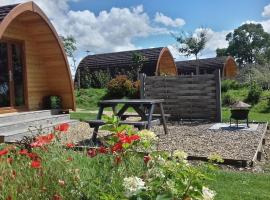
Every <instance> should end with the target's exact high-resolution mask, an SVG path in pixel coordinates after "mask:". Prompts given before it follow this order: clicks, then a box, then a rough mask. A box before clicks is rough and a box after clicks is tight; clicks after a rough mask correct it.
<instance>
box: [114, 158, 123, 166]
mask: <svg viewBox="0 0 270 200" xmlns="http://www.w3.org/2000/svg"><path fill="white" fill-rule="evenodd" d="M121 161H122V158H121V157H120V156H116V157H115V158H114V162H115V163H116V164H117V165H118V164H120V163H121Z"/></svg>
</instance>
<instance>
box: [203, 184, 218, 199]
mask: <svg viewBox="0 0 270 200" xmlns="http://www.w3.org/2000/svg"><path fill="white" fill-rule="evenodd" d="M202 193H203V200H213V199H214V197H215V195H216V192H215V191H213V190H210V189H209V188H207V187H204V186H203V188H202Z"/></svg>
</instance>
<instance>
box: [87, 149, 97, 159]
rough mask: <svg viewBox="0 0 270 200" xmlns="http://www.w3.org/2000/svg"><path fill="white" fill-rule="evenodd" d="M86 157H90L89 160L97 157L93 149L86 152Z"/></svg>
mask: <svg viewBox="0 0 270 200" xmlns="http://www.w3.org/2000/svg"><path fill="white" fill-rule="evenodd" d="M87 154H88V156H90V157H91V158H93V157H95V156H96V155H97V151H96V150H95V149H89V150H88V151H87Z"/></svg>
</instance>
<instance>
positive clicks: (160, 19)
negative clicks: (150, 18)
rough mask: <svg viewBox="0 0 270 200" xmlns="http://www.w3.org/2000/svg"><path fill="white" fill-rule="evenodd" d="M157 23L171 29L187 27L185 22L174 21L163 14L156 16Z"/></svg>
mask: <svg viewBox="0 0 270 200" xmlns="http://www.w3.org/2000/svg"><path fill="white" fill-rule="evenodd" d="M155 22H157V23H160V24H163V25H165V26H171V27H180V26H183V25H185V23H186V22H185V20H183V19H181V18H176V19H174V20H173V19H172V18H170V17H168V16H166V15H164V14H163V13H160V12H157V13H156V15H155Z"/></svg>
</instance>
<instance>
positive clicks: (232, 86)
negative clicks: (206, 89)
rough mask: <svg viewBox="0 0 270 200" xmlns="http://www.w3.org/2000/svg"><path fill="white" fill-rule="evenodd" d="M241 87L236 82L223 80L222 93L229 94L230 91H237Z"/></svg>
mask: <svg viewBox="0 0 270 200" xmlns="http://www.w3.org/2000/svg"><path fill="white" fill-rule="evenodd" d="M240 87H241V85H240V84H239V83H238V82H237V81H236V80H223V81H222V83H221V91H222V92H227V91H228V90H237V89H239V88H240Z"/></svg>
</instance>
